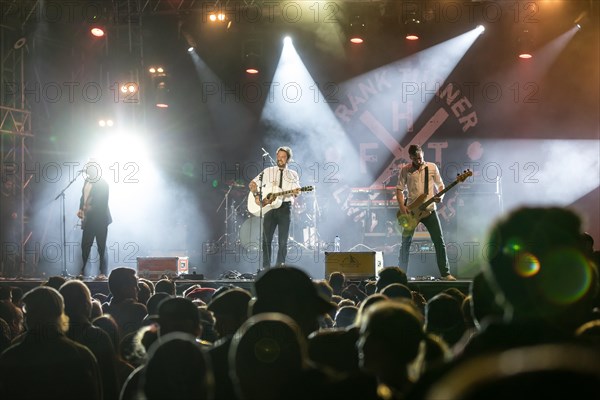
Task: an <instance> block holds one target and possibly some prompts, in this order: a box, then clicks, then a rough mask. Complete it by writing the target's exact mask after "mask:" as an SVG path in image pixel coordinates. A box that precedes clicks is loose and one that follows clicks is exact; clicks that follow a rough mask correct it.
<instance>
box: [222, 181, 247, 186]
mask: <svg viewBox="0 0 600 400" xmlns="http://www.w3.org/2000/svg"><path fill="white" fill-rule="evenodd" d="M225 184H226V185H227V186H229V187H233V188H245V187H246V185H244V184H243V183H240V182H237V181H226V182H225Z"/></svg>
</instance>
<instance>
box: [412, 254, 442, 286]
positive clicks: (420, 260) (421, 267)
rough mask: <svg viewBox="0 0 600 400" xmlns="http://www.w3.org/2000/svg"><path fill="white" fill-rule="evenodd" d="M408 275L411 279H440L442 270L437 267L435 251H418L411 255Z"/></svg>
mask: <svg viewBox="0 0 600 400" xmlns="http://www.w3.org/2000/svg"><path fill="white" fill-rule="evenodd" d="M406 275H407V276H408V277H409V278H416V279H420V278H425V279H426V278H429V277H434V278H439V277H440V270H439V269H438V267H437V258H436V254H435V251H423V252H421V251H418V252H414V253H412V252H411V253H410V255H409V256H408V270H407V271H406Z"/></svg>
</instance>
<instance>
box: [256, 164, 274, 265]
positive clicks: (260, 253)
mask: <svg viewBox="0 0 600 400" xmlns="http://www.w3.org/2000/svg"><path fill="white" fill-rule="evenodd" d="M266 156H269V153H263V156H262V159H263V170H262V172H261V173H260V175H259V176H258V200H259V202H260V214H259V217H258V238H259V241H258V268H257V270H256V276H257V277H258V274H260V271H262V258H263V257H264V256H265V255H264V254H263V243H264V241H265V240H266V238H265V237H263V236H264V232H263V203H262V200H263V196H262V193H263V178H264V175H265V168H266V167H265V165H266ZM270 157H271V156H269V158H270ZM269 261H270V260H269Z"/></svg>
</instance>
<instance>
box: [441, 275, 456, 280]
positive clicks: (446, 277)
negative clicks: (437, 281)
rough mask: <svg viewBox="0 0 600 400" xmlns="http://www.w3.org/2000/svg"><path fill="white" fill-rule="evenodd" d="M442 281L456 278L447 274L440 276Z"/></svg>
mask: <svg viewBox="0 0 600 400" xmlns="http://www.w3.org/2000/svg"><path fill="white" fill-rule="evenodd" d="M441 279H442V280H443V281H455V280H456V278H455V277H454V276H452V275H451V274H448V275H446V276H442V278H441Z"/></svg>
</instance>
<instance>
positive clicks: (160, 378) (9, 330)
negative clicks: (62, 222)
mask: <svg viewBox="0 0 600 400" xmlns="http://www.w3.org/2000/svg"><path fill="white" fill-rule="evenodd" d="M593 246H594V244H593V240H591V236H589V235H587V234H585V233H584V232H583V231H582V222H581V220H580V218H579V217H578V216H577V215H576V214H575V213H573V212H572V211H570V210H568V209H564V208H558V207H555V208H553V207H548V208H541V207H539V208H520V209H517V210H514V211H512V212H511V213H509V214H507V215H505V216H503V217H502V218H501V219H499V220H498V221H497V222H496V223H495V224H494V225H493V227H492V229H491V231H490V233H489V237H488V238H487V242H486V246H485V248H486V252H487V253H486V255H485V256H486V257H484V258H485V260H484V262H482V264H481V265H480V271H481V272H479V273H478V274H477V275H476V276H475V278H474V279H473V280H472V282H471V284H470V288H469V292H468V293H462V292H461V291H460V290H458V289H456V288H454V287H452V288H450V287H449V286H452V285H451V284H449V283H445V284H444V286H445V287H446V288H447V289H445V290H442V291H441V292H439V293H437V294H435V295H433V296H431V297H430V298H426V297H425V296H424V294H423V293H419V292H417V291H414V290H411V285H410V284H409V282H408V279H407V276H406V273H405V272H404V271H403V270H402V269H400V268H399V267H395V266H391V267H386V268H383V269H382V270H381V271H380V272H379V275H378V277H377V279H376V280H374V281H369V282H353V281H351V280H349V279H347V278H346V277H345V276H344V274H343V273H342V272H334V273H332V274H331V275H330V276H328V277H327V279H326V280H321V281H313V280H312V279H311V278H310V277H309V276H308V275H307V274H306V273H305V272H303V270H302V269H301V268H298V267H294V266H278V267H274V268H270V269H267V270H265V271H263V272H262V273H261V274H260V275H259V276H258V277H257V279H256V281H255V282H254V286H253V290H251V291H249V290H246V289H243V288H240V287H236V286H234V285H231V284H226V285H223V286H222V287H220V288H217V289H214V288H205V287H201V286H200V285H193V286H189V284H188V286H187V287H179V284H176V282H174V281H172V280H168V279H162V280H160V281H158V282H156V283H153V282H151V281H149V280H145V279H139V278H138V277H137V276H136V272H135V270H133V269H130V268H124V267H119V268H115V269H113V270H112V271H111V272H110V275H109V278H108V287H109V290H110V294H109V295H105V294H102V293H94V294H92V293H91V292H90V289H89V288H88V286H86V284H85V283H84V282H81V281H78V280H65V279H63V278H60V277H52V278H50V279H49V280H48V281H47V282H45V283H44V284H42V285H41V286H39V287H36V288H34V289H32V290H30V291H28V292H26V293H23V292H22V291H21V290H19V289H18V288H14V289H11V288H7V287H3V288H0V398H2V399H38V398H44V399H78V400H80V399H86V400H87V399H91V400H94V399H115V400H117V399H121V400H144V399H147V400H154V399H199V400H200V399H214V400H236V399H237V400H279V399H281V400H288V399H289V400H295V399H332V400H336V399H361V400H370V399H373V400H377V399H379V400H395V399H481V398H485V399H500V398H502V399H504V398H507V397H508V396H517V395H518V396H527V397H533V398H594V397H597V396H598V393H599V391H600V389H599V388H600V300H599V299H600V295H599V293H600V290H599V275H598V252H597V251H594V247H593ZM184 289H185V290H184Z"/></svg>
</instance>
